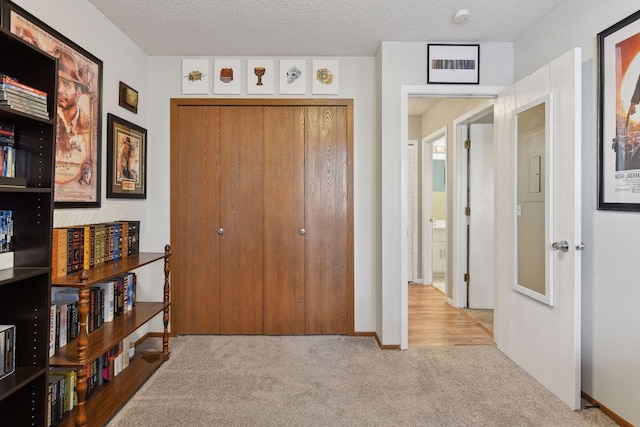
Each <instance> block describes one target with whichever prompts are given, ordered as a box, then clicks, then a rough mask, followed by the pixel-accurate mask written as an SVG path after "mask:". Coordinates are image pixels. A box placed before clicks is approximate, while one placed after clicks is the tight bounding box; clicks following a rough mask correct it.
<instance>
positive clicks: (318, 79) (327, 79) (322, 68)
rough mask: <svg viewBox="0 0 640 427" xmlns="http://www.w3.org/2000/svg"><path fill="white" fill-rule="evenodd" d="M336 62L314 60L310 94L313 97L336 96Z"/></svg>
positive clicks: (337, 78) (337, 76) (337, 80)
mask: <svg viewBox="0 0 640 427" xmlns="http://www.w3.org/2000/svg"><path fill="white" fill-rule="evenodd" d="M338 65H339V62H338V61H337V60H324V59H322V60H314V61H313V75H312V79H313V84H312V86H311V92H312V93H313V94H314V95H337V94H338V83H339V76H340V75H339V74H338V71H339V70H338Z"/></svg>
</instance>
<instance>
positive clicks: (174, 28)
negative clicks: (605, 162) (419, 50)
mask: <svg viewBox="0 0 640 427" xmlns="http://www.w3.org/2000/svg"><path fill="white" fill-rule="evenodd" d="M562 1H563V0H323V1H317V0H297V1H292V0H288V1H283V0H180V1H176V0H170V1H169V0H136V1H131V0H89V2H90V3H92V4H93V5H94V6H96V7H97V8H98V9H99V10H100V11H102V13H103V14H104V15H105V16H106V17H107V18H109V19H110V20H111V21H112V22H113V23H114V24H115V25H116V26H117V27H119V28H120V29H121V30H122V31H123V32H124V33H125V34H127V35H128V36H129V37H130V38H131V39H132V40H133V41H134V42H135V43H136V44H137V45H138V46H140V47H141V48H142V49H143V50H144V51H145V52H146V53H147V54H149V55H154V56H216V55H218V56H374V55H375V53H376V50H377V49H378V47H379V46H380V43H381V42H382V41H425V42H426V41H433V42H436V41H438V42H510V41H513V40H515V39H516V38H517V37H518V36H520V35H521V34H522V33H523V32H524V31H526V30H527V29H528V28H529V27H530V26H531V25H533V24H534V23H536V22H537V21H539V20H540V19H541V18H543V17H544V16H545V15H547V14H548V13H549V12H550V11H551V10H553V9H554V8H555V7H557V6H558V5H559V4H560V3H562ZM462 8H465V9H468V10H469V12H470V13H471V17H470V19H469V21H468V22H467V23H466V24H463V25H460V24H455V23H454V22H453V17H454V14H455V12H456V11H457V10H458V9H462Z"/></svg>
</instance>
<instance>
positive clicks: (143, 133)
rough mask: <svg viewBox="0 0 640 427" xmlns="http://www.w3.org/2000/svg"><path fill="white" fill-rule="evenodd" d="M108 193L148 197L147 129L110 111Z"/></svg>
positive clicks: (122, 196) (120, 197)
mask: <svg viewBox="0 0 640 427" xmlns="http://www.w3.org/2000/svg"><path fill="white" fill-rule="evenodd" d="M107 197H108V198H116V199H146V198H147V130H146V129H143V128H141V127H140V126H138V125H135V124H133V123H131V122H128V121H126V120H124V119H121V118H120V117H118V116H115V115H113V114H111V113H109V114H107Z"/></svg>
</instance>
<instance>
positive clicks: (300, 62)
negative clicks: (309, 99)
mask: <svg viewBox="0 0 640 427" xmlns="http://www.w3.org/2000/svg"><path fill="white" fill-rule="evenodd" d="M306 65H307V61H305V60H304V59H281V60H280V93H281V94H283V95H304V94H306V93H307V67H306Z"/></svg>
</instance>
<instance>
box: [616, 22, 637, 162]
mask: <svg viewBox="0 0 640 427" xmlns="http://www.w3.org/2000/svg"><path fill="white" fill-rule="evenodd" d="M616 51H617V52H618V53H619V54H618V56H619V58H618V59H619V63H618V64H619V65H618V70H616V71H617V72H616V88H617V91H616V137H615V138H614V139H613V144H612V146H611V148H612V149H613V151H614V152H615V165H616V167H615V169H616V171H621V170H635V169H640V150H639V147H640V108H637V106H638V102H640V34H636V35H635V36H633V37H629V38H628V39H626V40H623V41H621V42H620V43H618V44H616Z"/></svg>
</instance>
